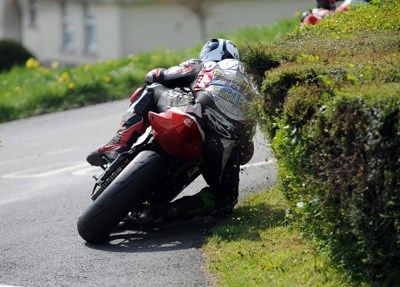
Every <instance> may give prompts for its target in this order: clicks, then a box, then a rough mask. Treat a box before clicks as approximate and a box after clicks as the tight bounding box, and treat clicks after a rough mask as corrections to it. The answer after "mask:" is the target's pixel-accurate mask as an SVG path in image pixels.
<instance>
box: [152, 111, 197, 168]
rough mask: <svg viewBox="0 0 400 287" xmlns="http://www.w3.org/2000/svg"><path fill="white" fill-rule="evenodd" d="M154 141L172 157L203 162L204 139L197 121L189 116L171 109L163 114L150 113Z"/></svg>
mask: <svg viewBox="0 0 400 287" xmlns="http://www.w3.org/2000/svg"><path fill="white" fill-rule="evenodd" d="M148 118H149V121H150V125H151V126H152V127H153V135H154V139H155V140H156V141H157V142H158V144H159V145H160V146H161V147H162V148H163V149H164V150H165V151H167V152H168V153H169V154H170V155H172V156H175V157H177V158H181V159H185V160H190V161H195V162H198V163H200V162H202V161H203V156H202V145H203V137H202V134H201V131H200V130H199V126H198V124H197V122H196V121H195V119H194V118H193V117H191V116H190V115H189V114H187V113H185V112H183V111H181V110H179V109H177V108H171V109H169V110H167V111H165V112H162V113H159V114H158V113H155V112H149V114H148Z"/></svg>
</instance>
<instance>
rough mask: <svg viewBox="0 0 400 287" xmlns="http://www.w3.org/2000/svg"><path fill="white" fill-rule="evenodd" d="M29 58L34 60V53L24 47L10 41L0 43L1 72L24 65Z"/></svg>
mask: <svg viewBox="0 0 400 287" xmlns="http://www.w3.org/2000/svg"><path fill="white" fill-rule="evenodd" d="M29 58H33V55H32V53H31V52H29V51H28V50H27V49H25V48H24V47H23V46H22V45H20V44H18V43H16V42H14V41H10V40H1V41H0V72H1V71H8V70H10V69H11V68H12V67H13V66H16V65H24V64H25V62H26V61H27V60H28V59H29Z"/></svg>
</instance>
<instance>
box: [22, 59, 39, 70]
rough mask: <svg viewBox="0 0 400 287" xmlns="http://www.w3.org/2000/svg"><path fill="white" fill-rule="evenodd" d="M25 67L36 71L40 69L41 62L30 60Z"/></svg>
mask: <svg viewBox="0 0 400 287" xmlns="http://www.w3.org/2000/svg"><path fill="white" fill-rule="evenodd" d="M25 67H27V68H28V69H35V68H37V67H39V61H37V60H35V59H34V58H29V59H28V60H27V61H26V63H25Z"/></svg>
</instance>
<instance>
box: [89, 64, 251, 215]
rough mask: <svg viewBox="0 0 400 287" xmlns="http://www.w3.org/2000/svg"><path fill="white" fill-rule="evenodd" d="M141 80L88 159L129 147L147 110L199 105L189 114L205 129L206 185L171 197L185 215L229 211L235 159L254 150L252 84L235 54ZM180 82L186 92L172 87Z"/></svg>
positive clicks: (142, 125) (144, 121)
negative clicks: (117, 122)
mask: <svg viewBox="0 0 400 287" xmlns="http://www.w3.org/2000/svg"><path fill="white" fill-rule="evenodd" d="M145 83H146V85H147V86H146V87H145V88H144V89H143V90H141V91H140V92H138V93H137V95H136V96H135V97H134V99H133V101H132V104H131V106H130V107H129V109H128V111H127V113H126V114H125V116H124V117H123V121H122V124H121V127H120V129H119V130H118V132H117V134H116V136H115V137H114V138H113V139H112V140H111V141H110V143H109V144H107V145H106V146H104V147H102V148H100V149H99V150H98V151H95V152H94V153H92V154H91V155H89V156H88V161H89V162H90V163H92V164H96V163H99V162H101V160H99V159H101V156H103V155H105V156H107V152H108V151H110V152H114V151H115V150H117V151H118V149H121V148H128V147H129V146H130V145H131V144H132V143H133V142H135V141H136V139H137V138H138V136H139V135H140V134H141V133H142V132H144V129H145V127H146V126H147V123H148V119H147V113H148V112H149V111H155V112H162V111H165V110H166V109H168V108H170V107H172V106H175V107H176V106H180V107H182V108H185V109H186V111H187V112H189V113H190V110H196V111H199V110H200V111H201V112H200V115H199V113H198V112H197V113H193V115H194V116H196V117H197V119H198V122H199V123H200V124H201V125H202V128H203V130H204V131H205V134H206V138H205V143H204V146H203V157H204V159H205V161H204V164H202V166H201V171H202V175H203V177H204V179H205V180H206V182H207V184H208V185H209V187H207V188H205V189H203V190H202V191H201V192H199V193H198V194H197V195H195V196H190V197H183V198H181V199H179V200H176V201H174V202H173V204H174V208H175V210H177V214H178V215H179V216H180V217H185V218H190V217H193V216H200V215H206V214H210V213H212V212H214V213H215V212H216V211H218V212H220V213H224V212H230V211H231V210H232V209H233V206H234V205H235V204H236V203H237V199H238V187H239V172H240V164H244V163H245V162H247V161H248V160H250V158H251V156H252V154H253V143H252V137H253V135H254V121H253V120H252V119H251V118H250V117H249V116H248V113H247V107H248V104H249V101H250V100H251V99H252V98H253V96H254V95H255V89H254V87H253V85H252V83H251V81H250V79H249V77H248V76H247V74H246V73H245V70H244V67H243V64H242V63H241V62H240V61H239V60H235V59H225V60H222V61H219V62H214V61H210V62H205V63H203V62H201V61H200V60H197V59H192V60H189V61H186V62H183V63H181V64H180V65H178V66H174V67H171V68H168V69H155V70H152V71H150V72H149V73H148V74H147V75H146V77H145ZM182 87H185V88H188V89H190V91H191V93H185V92H182V91H181V90H178V89H176V88H182ZM113 145H114V146H115V147H116V149H114V148H113ZM93 159H96V160H93ZM91 160H92V162H91ZM171 200H172V199H171Z"/></svg>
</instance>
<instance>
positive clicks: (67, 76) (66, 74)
mask: <svg viewBox="0 0 400 287" xmlns="http://www.w3.org/2000/svg"><path fill="white" fill-rule="evenodd" d="M68 79H69V74H68V72H64V73H62V74H61V76H60V81H61V82H65V81H66V80H68Z"/></svg>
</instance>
